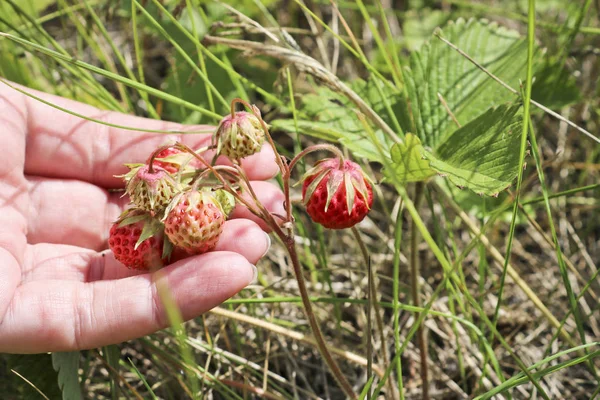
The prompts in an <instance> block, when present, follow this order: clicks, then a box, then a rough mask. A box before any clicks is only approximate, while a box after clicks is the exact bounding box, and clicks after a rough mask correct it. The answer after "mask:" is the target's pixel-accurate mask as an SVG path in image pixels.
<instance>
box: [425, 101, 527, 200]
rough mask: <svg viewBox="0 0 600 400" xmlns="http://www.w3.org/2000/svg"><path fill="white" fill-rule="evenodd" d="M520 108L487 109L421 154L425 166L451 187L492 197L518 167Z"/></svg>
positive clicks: (504, 185) (503, 187) (511, 178)
mask: <svg viewBox="0 0 600 400" xmlns="http://www.w3.org/2000/svg"><path fill="white" fill-rule="evenodd" d="M521 112H522V111H521V106H520V104H514V105H509V104H505V105H501V106H499V107H496V108H490V109H489V110H488V111H486V112H485V113H484V114H483V115H481V116H480V117H478V118H476V119H475V120H473V121H471V122H469V123H468V124H467V125H465V126H463V127H462V128H460V129H458V130H456V131H455V132H454V133H452V134H451V135H449V136H448V137H447V138H446V139H445V140H444V141H443V142H441V143H440V144H439V145H438V146H437V149H436V151H435V154H432V153H429V152H427V151H425V153H424V155H425V157H426V158H427V159H428V160H429V166H430V167H431V168H432V169H434V170H435V171H436V172H438V173H440V174H442V175H447V176H448V179H450V181H451V182H452V183H454V184H455V185H458V186H464V187H467V188H469V189H471V190H473V191H474V192H476V193H480V194H486V195H496V194H498V193H499V192H500V191H501V190H504V189H506V188H507V187H508V186H510V185H511V184H512V182H513V181H514V179H515V178H516V176H517V173H518V170H519V168H520V166H519V147H520V140H521V138H520V133H521V125H522V116H521Z"/></svg>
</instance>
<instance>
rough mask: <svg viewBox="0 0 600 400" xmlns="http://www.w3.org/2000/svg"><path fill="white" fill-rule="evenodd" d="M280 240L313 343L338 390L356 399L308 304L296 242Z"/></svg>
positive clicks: (290, 239) (310, 305) (289, 238)
mask: <svg viewBox="0 0 600 400" xmlns="http://www.w3.org/2000/svg"><path fill="white" fill-rule="evenodd" d="M280 238H281V240H282V241H283V242H284V243H285V246H286V248H287V250H288V254H289V256H290V260H291V261H292V266H293V268H294V274H295V275H296V280H297V281H298V291H299V292H300V297H301V298H302V305H303V306H304V311H305V313H306V317H307V318H308V323H309V325H310V328H311V330H312V333H313V336H314V337H315V342H316V344H317V348H318V349H319V352H320V353H321V356H322V357H323V359H324V360H325V363H326V364H327V366H328V367H329V370H330V371H331V374H332V375H333V376H334V377H335V379H336V380H337V382H338V384H339V385H340V388H341V389H342V390H343V391H344V393H345V394H346V396H348V397H349V398H351V399H356V398H357V397H356V393H354V390H353V389H352V386H351V385H350V383H349V382H348V380H347V379H346V377H345V376H344V374H343V373H342V370H341V369H340V367H339V365H338V364H337V362H336V361H335V360H334V359H333V357H332V356H331V353H330V352H329V349H328V348H327V343H326V342H325V339H324V338H323V334H322V333H321V328H320V327H319V323H318V321H317V317H316V316H315V313H314V311H313V308H312V303H311V302H310V299H309V296H308V290H307V289H306V281H305V280H304V276H303V275H302V266H301V265H300V260H299V258H298V253H297V252H296V241H295V240H294V237H293V236H287V235H285V234H284V235H283V236H281V235H280Z"/></svg>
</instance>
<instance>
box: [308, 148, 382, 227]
mask: <svg viewBox="0 0 600 400" xmlns="http://www.w3.org/2000/svg"><path fill="white" fill-rule="evenodd" d="M302 180H303V185H302V199H303V201H304V204H305V205H306V211H307V212H308V215H309V216H310V217H311V219H312V220H313V221H314V222H317V223H319V224H321V225H323V226H324V227H326V228H329V229H345V228H350V227H352V226H354V225H356V224H357V223H359V222H360V221H362V220H363V219H364V218H365V217H366V216H367V214H368V213H369V211H370V209H371V206H372V205H373V187H372V186H371V183H370V182H369V179H368V178H367V177H366V176H365V174H364V173H363V171H362V169H361V168H360V166H359V165H358V164H356V163H355V162H352V161H350V160H345V161H343V162H342V163H341V165H340V160H339V158H328V159H325V160H321V161H319V162H317V163H316V164H315V166H314V167H313V168H312V169H310V170H309V171H307V172H306V174H305V175H304V176H303V178H302Z"/></svg>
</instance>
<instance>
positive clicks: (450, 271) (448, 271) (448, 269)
mask: <svg viewBox="0 0 600 400" xmlns="http://www.w3.org/2000/svg"><path fill="white" fill-rule="evenodd" d="M359 119H360V120H361V122H362V124H363V127H364V128H365V131H366V132H367V133H368V134H369V136H370V137H371V138H372V141H373V143H374V144H375V145H376V147H377V150H378V151H379V152H380V153H381V154H382V156H383V155H384V154H385V153H384V151H383V149H382V148H381V144H380V143H379V141H377V139H376V136H375V132H373V130H372V129H371V127H370V126H369V124H368V123H367V121H366V119H365V117H364V116H363V115H361V114H359ZM383 160H384V164H385V167H386V168H392V167H391V165H389V161H388V159H387V158H386V157H383ZM392 178H394V179H393V180H394V182H393V184H394V186H395V188H396V191H397V192H398V194H399V195H400V197H402V199H403V201H404V202H405V204H406V208H407V210H408V212H409V213H410V215H411V217H412V219H413V221H414V222H415V224H416V225H417V228H418V229H419V232H420V234H421V235H422V237H423V239H425V242H427V244H428V246H429V248H430V250H431V251H432V252H433V254H434V255H435V257H436V259H437V260H438V262H439V263H440V264H441V266H442V268H443V269H444V273H445V275H447V276H449V278H450V279H451V280H452V281H453V283H454V284H455V285H456V286H457V287H458V288H461V286H462V283H461V282H460V280H459V278H458V277H457V276H456V275H455V274H454V267H453V266H452V265H451V264H450V263H449V262H448V260H447V259H446V257H445V256H444V254H443V252H442V251H441V250H440V248H439V247H438V245H437V244H436V243H435V241H434V240H433V238H432V237H431V234H430V233H429V231H428V229H427V227H426V225H425V223H424V222H423V220H422V219H421V217H420V215H419V213H418V211H417V209H416V207H415V205H414V203H413V202H412V200H410V198H409V196H408V193H407V192H406V189H405V188H404V186H402V184H401V183H400V182H398V181H397V179H396V177H395V176H393V177H392ZM461 291H462V294H463V295H464V296H465V298H466V299H467V301H468V302H469V303H471V306H472V307H473V308H474V309H475V310H476V311H477V313H478V314H479V317H480V318H482V319H483V320H484V322H485V324H486V326H487V328H488V329H489V330H490V331H491V332H492V333H493V334H494V336H495V337H496V338H497V340H498V341H499V342H500V344H501V345H502V347H504V349H505V350H506V351H507V352H508V354H509V355H510V356H511V358H512V359H513V360H514V361H515V362H516V363H517V365H518V366H519V368H520V369H521V370H522V371H523V372H524V373H525V374H526V375H527V377H528V378H529V379H530V380H531V383H532V384H533V385H534V386H535V387H536V388H537V390H538V391H539V393H540V395H541V396H542V397H544V399H546V400H549V397H548V394H547V393H546V392H545V391H544V389H543V388H542V387H541V386H540V384H539V382H538V381H537V380H536V379H535V378H534V377H533V376H532V375H531V373H530V372H529V371H527V367H526V366H525V364H524V363H523V361H522V360H521V358H520V357H519V356H518V355H517V354H516V352H515V351H514V350H513V349H512V348H511V347H510V345H509V344H508V343H507V342H506V340H505V339H504V338H503V337H502V335H500V333H499V332H498V330H497V329H496V327H495V325H494V324H493V323H492V321H490V319H489V318H488V317H487V315H486V314H485V312H484V310H482V309H481V308H479V304H478V303H477V301H476V300H475V299H474V298H473V297H472V295H471V294H470V292H469V291H468V289H467V288H464V287H462V288H461ZM425 316H426V314H422V315H421V316H420V317H419V319H420V321H417V323H415V324H414V325H413V327H412V328H411V330H416V329H418V327H419V326H420V325H421V323H422V321H423V319H424V318H425ZM398 356H399V355H398V354H396V357H398ZM391 367H392V364H390V366H388V368H387V369H386V376H385V378H383V379H382V381H381V382H380V384H379V385H382V383H383V384H385V380H386V379H387V376H389V371H391Z"/></svg>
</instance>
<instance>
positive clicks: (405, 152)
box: [384, 133, 435, 183]
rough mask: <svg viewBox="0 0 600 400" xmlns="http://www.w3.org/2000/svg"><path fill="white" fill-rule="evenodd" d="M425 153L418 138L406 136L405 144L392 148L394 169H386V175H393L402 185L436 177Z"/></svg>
mask: <svg viewBox="0 0 600 400" xmlns="http://www.w3.org/2000/svg"><path fill="white" fill-rule="evenodd" d="M424 151H425V150H424V149H423V146H422V145H421V141H420V140H419V138H418V137H416V136H415V135H413V134H411V133H408V134H406V136H405V138H404V143H396V144H395V145H393V146H392V149H391V151H390V156H391V158H392V163H393V165H394V168H393V169H391V170H390V169H387V168H386V169H385V170H384V173H385V174H386V176H388V177H389V176H390V174H393V175H394V176H395V177H396V178H397V179H398V181H400V182H402V183H406V182H419V181H424V180H425V179H427V178H429V177H431V176H433V175H435V171H434V170H433V169H431V168H430V167H429V161H427V160H424V159H423V153H424Z"/></svg>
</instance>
